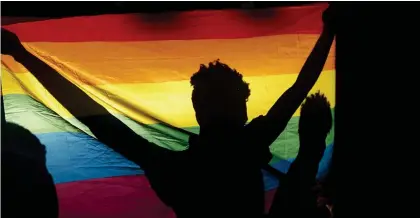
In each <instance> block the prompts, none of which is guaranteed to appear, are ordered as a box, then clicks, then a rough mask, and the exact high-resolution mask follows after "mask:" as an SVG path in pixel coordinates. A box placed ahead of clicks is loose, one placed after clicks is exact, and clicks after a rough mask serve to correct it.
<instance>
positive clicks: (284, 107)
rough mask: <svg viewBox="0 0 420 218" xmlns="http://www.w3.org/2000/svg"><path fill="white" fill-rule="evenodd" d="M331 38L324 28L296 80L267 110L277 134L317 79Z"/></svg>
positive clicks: (329, 46) (328, 49)
mask: <svg viewBox="0 0 420 218" xmlns="http://www.w3.org/2000/svg"><path fill="white" fill-rule="evenodd" d="M333 40H334V34H333V33H332V32H331V31H330V30H329V29H328V28H324V30H323V32H322V34H321V36H320V37H319V39H318V41H317V42H316V44H315V47H314V48H313V50H312V52H311V54H310V55H309V57H308V59H307V60H306V62H305V64H304V66H303V67H302V69H301V71H300V73H299V76H298V78H297V80H296V82H295V83H294V84H293V85H292V87H290V88H289V89H288V90H287V91H286V92H285V93H283V95H281V96H280V98H279V99H278V100H277V101H276V103H275V104H274V105H273V106H272V107H271V109H270V110H269V111H268V113H267V116H266V117H267V119H268V120H270V123H273V125H272V127H273V128H276V132H277V133H278V134H280V133H281V132H282V131H283V130H284V129H285V128H286V125H287V123H288V122H289V120H290V118H292V116H293V114H294V113H295V111H296V110H297V109H298V108H299V106H300V104H301V103H302V102H303V100H304V99H305V98H306V96H307V95H308V93H309V91H310V90H311V89H312V87H313V86H314V85H315V83H316V81H317V80H318V77H319V75H320V74H321V71H322V69H323V68H324V65H325V62H326V60H327V57H328V53H329V51H330V48H331V45H332V42H333Z"/></svg>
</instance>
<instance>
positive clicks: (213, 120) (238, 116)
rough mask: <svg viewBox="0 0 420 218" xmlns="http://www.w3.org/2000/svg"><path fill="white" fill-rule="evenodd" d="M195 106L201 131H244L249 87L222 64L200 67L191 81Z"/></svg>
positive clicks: (235, 73) (232, 70) (217, 62)
mask: <svg viewBox="0 0 420 218" xmlns="http://www.w3.org/2000/svg"><path fill="white" fill-rule="evenodd" d="M191 85H192V86H193V92H192V103H193V106H194V110H195V114H196V119H197V122H198V124H199V125H200V127H217V128H220V127H230V128H232V127H242V126H244V125H245V123H246V121H247V120H248V116H247V111H246V102H247V100H248V97H249V95H250V92H251V91H250V89H249V84H248V83H246V82H245V81H244V80H243V79H242V75H241V74H240V73H239V72H238V71H236V70H235V69H232V68H230V67H229V66H228V65H226V64H224V63H221V62H220V61H219V60H216V61H213V62H211V63H209V65H208V66H205V65H203V64H202V65H201V66H200V69H199V70H198V72H196V73H195V74H194V75H193V76H192V77H191Z"/></svg>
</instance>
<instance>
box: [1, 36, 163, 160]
mask: <svg viewBox="0 0 420 218" xmlns="http://www.w3.org/2000/svg"><path fill="white" fill-rule="evenodd" d="M2 41H3V42H2V45H7V46H3V47H6V48H5V49H3V48H2V53H4V54H10V55H12V56H13V57H14V58H15V60H16V61H18V62H20V63H21V64H22V65H24V66H25V67H26V68H27V69H28V70H29V71H30V72H31V73H32V74H33V75H34V76H35V77H36V78H37V79H38V80H39V81H40V82H41V83H42V84H43V85H44V86H45V88H46V89H47V90H48V91H49V92H50V93H51V94H52V95H53V96H54V97H55V98H56V99H57V100H58V101H59V102H60V103H61V104H62V105H63V106H64V107H65V108H66V109H67V110H69V112H70V113H71V114H75V115H76V114H81V113H82V114H83V113H84V112H86V110H90V111H92V112H94V113H95V114H100V115H97V116H88V117H79V118H78V119H79V120H80V121H81V122H82V123H84V124H85V125H86V126H87V127H89V129H90V130H91V131H92V133H93V134H94V135H95V136H96V137H97V138H98V140H99V141H101V142H102V143H104V144H106V145H107V146H109V147H111V148H112V149H114V150H115V151H116V152H118V153H120V154H122V155H123V156H124V157H126V158H127V159H129V160H131V161H133V162H135V163H137V164H140V163H139V161H140V162H142V158H143V157H145V156H148V155H144V154H145V153H147V152H148V151H150V149H153V151H156V150H157V149H161V150H162V151H165V150H166V149H164V148H160V147H159V146H154V145H151V144H150V143H149V142H148V141H147V140H145V139H144V138H142V137H140V136H139V135H137V134H136V133H135V132H134V131H132V130H131V129H130V128H128V127H127V126H126V125H125V124H124V123H122V122H121V121H120V120H118V119H117V118H115V117H114V116H113V115H111V114H110V113H109V112H108V111H107V110H106V109H105V108H104V107H103V106H102V105H100V104H98V103H96V102H95V101H94V100H93V99H91V98H90V97H89V96H88V95H87V94H86V93H84V92H83V91H82V90H80V89H79V88H78V87H77V86H76V85H74V84H72V83H71V82H70V81H68V80H67V79H65V78H64V77H63V76H61V75H60V74H59V73H58V72H56V71H55V70H54V69H53V68H52V67H50V66H49V65H48V64H46V63H44V62H43V61H41V60H39V59H38V58H37V57H36V56H34V55H32V54H31V53H30V52H28V51H26V49H25V48H24V47H23V46H22V45H21V44H20V41H19V39H18V38H17V37H16V36H15V35H14V34H13V33H11V32H8V31H5V30H3V29H2ZM90 114H92V113H90ZM168 152H169V150H168Z"/></svg>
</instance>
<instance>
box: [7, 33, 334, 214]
mask: <svg viewBox="0 0 420 218" xmlns="http://www.w3.org/2000/svg"><path fill="white" fill-rule="evenodd" d="M3 38H4V39H5V41H4V42H2V53H4V54H11V55H13V56H14V58H15V59H16V60H17V61H19V62H20V63H22V64H23V65H24V66H25V67H26V68H27V69H28V70H29V71H30V72H32V73H33V75H34V76H35V77H36V78H37V79H38V80H39V81H40V82H41V83H42V84H43V85H44V87H45V88H46V89H48V91H49V92H50V93H51V94H52V95H53V96H54V97H55V98H56V99H57V100H58V101H59V102H61V104H62V105H63V106H64V107H65V108H66V109H67V110H69V111H70V112H71V113H72V114H84V113H85V112H86V111H94V114H105V115H98V116H89V117H78V119H79V120H80V121H81V122H83V123H84V124H85V125H86V126H88V127H89V128H90V130H91V131H92V133H93V134H94V135H95V136H96V137H97V138H98V140H100V141H101V142H103V143H104V144H106V145H107V146H109V147H111V148H113V149H114V150H115V151H117V152H119V153H121V154H122V155H123V156H125V157H126V158H127V159H129V160H131V161H133V162H134V163H137V164H138V165H140V166H141V167H142V169H143V170H144V172H145V175H146V176H147V177H148V179H149V181H150V183H151V186H152V188H153V189H154V190H155V192H156V193H157V195H158V196H159V197H160V199H161V200H162V201H163V202H164V203H165V204H167V205H168V206H170V207H172V208H173V209H174V211H175V213H176V214H177V216H178V217H194V218H195V217H220V216H226V217H260V216H262V214H263V213H264V184H263V180H262V179H263V178H262V173H261V168H262V167H263V166H264V165H266V164H267V163H268V162H269V160H270V158H271V154H270V150H269V146H270V145H271V143H272V142H273V141H274V140H275V139H276V138H277V137H278V136H279V134H280V133H281V132H282V131H283V130H284V129H285V127H286V125H287V123H288V121H289V120H290V118H291V117H292V116H293V114H294V112H295V111H296V110H297V108H298V107H299V106H300V104H301V103H302V101H303V100H304V99H305V97H306V96H307V94H308V93H309V91H310V90H311V88H312V87H313V85H314V84H315V82H316V81H317V79H318V77H319V75H320V73H321V71H322V69H323V67H324V64H325V61H326V59H327V56H328V53H329V50H330V47H331V44H332V41H333V38H334V35H333V33H332V32H331V31H329V29H328V28H325V29H324V31H323V33H322V34H321V36H320V38H319V40H318V41H317V43H316V46H315V48H314V50H313V51H312V53H311V54H310V56H309V58H308V60H307V61H306V62H305V65H304V66H303V68H302V70H301V72H300V74H299V76H298V78H297V80H296V82H295V83H294V84H293V86H292V87H290V88H289V89H288V90H287V91H286V92H285V93H284V94H283V95H282V96H281V97H280V98H279V99H278V100H277V102H276V103H275V104H274V106H273V107H272V108H271V109H270V110H269V112H268V113H267V115H266V116H260V117H258V118H256V119H254V120H253V121H251V122H250V123H249V124H248V125H245V124H246V122H247V120H248V117H247V108H246V102H247V99H248V97H249V95H250V89H249V86H248V84H247V83H246V82H244V81H243V79H242V75H241V74H240V73H239V72H237V71H236V70H234V69H232V68H230V67H229V66H228V65H226V64H223V63H221V62H219V61H215V62H212V63H210V64H209V65H208V66H205V65H201V66H200V69H199V71H198V72H196V73H195V74H194V75H193V76H192V77H191V85H192V86H193V88H194V90H193V93H192V102H193V106H194V109H195V112H196V118H197V121H198V123H199V125H200V134H199V135H193V134H191V137H190V140H189V145H190V146H189V148H188V149H186V150H184V151H170V150H167V149H164V148H162V147H159V146H158V145H155V144H153V143H150V142H148V141H147V140H145V139H144V138H142V137H141V136H139V135H137V134H136V133H135V132H133V131H132V130H131V129H130V128H128V127H127V126H125V125H124V124H123V123H122V122H121V121H119V120H118V119H116V118H115V117H114V116H112V115H111V114H109V113H108V111H107V110H106V109H105V108H104V107H102V106H101V105H100V104H98V103H96V102H95V101H93V100H92V99H91V98H90V97H89V96H88V95H86V94H85V93H84V92H83V91H82V90H80V89H79V88H78V87H77V86H75V85H73V84H72V83H71V82H69V81H67V80H66V79H65V78H64V77H62V76H61V75H60V74H59V73H58V72H56V71H55V70H54V69H53V68H51V67H50V66H48V65H47V64H45V63H43V62H42V61H40V60H39V59H38V58H37V57H35V56H34V55H32V54H31V53H29V52H28V51H26V50H25V49H24V47H23V46H22V45H21V44H20V42H19V39H18V38H17V37H16V36H15V35H13V34H12V33H10V32H6V31H4V30H2V40H3ZM5 45H6V46H7V47H5ZM81 105H83V106H81ZM139 113H142V112H141V111H140V112H139ZM90 114H93V113H90ZM239 162H241V165H240V166H238V165H237V164H238V163H239Z"/></svg>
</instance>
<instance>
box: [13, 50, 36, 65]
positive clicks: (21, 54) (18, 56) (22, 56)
mask: <svg viewBox="0 0 420 218" xmlns="http://www.w3.org/2000/svg"><path fill="white" fill-rule="evenodd" d="M13 57H14V58H15V60H16V61H17V62H20V63H22V62H24V61H25V60H27V59H30V58H31V57H32V54H31V53H30V52H28V51H27V50H26V49H25V48H22V49H19V50H18V51H17V52H15V53H14V55H13Z"/></svg>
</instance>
